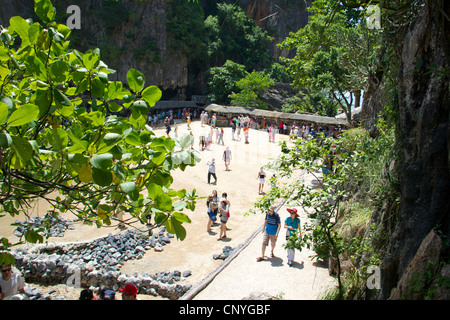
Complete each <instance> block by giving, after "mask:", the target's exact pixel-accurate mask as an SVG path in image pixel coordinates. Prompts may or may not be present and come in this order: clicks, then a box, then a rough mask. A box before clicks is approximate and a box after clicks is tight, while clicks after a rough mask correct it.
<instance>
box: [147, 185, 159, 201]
mask: <svg viewBox="0 0 450 320" xmlns="http://www.w3.org/2000/svg"><path fill="white" fill-rule="evenodd" d="M147 192H148V196H149V197H150V199H153V200H156V198H157V197H158V195H160V194H161V193H162V192H163V189H162V187H161V186H160V185H157V184H156V183H153V182H152V183H149V185H148V186H147Z"/></svg>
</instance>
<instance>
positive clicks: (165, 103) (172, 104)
mask: <svg viewBox="0 0 450 320" xmlns="http://www.w3.org/2000/svg"><path fill="white" fill-rule="evenodd" d="M197 107H198V106H197V104H196V103H195V102H194V101H176V100H173V101H172V100H160V101H157V102H156V104H155V106H154V107H153V109H156V110H161V109H177V108H197Z"/></svg>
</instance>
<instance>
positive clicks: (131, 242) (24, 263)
mask: <svg viewBox="0 0 450 320" xmlns="http://www.w3.org/2000/svg"><path fill="white" fill-rule="evenodd" d="M171 238H173V235H172V234H170V233H167V232H165V229H164V228H161V229H160V231H159V232H158V233H155V234H154V235H153V236H151V237H142V236H139V235H138V234H137V233H136V232H134V231H133V230H127V231H125V232H123V233H120V234H114V235H113V234H109V235H108V236H105V237H102V238H98V239H95V240H93V241H85V242H76V243H61V244H48V245H40V246H35V247H33V248H32V249H31V250H26V249H18V250H16V251H14V252H13V254H14V257H15V259H16V265H15V266H16V268H17V269H18V270H19V271H20V272H21V273H22V275H23V277H24V279H25V281H26V282H27V283H38V284H43V285H57V284H67V285H69V286H75V287H77V288H78V287H79V288H99V287H106V288H110V289H114V290H118V289H119V288H122V287H124V286H125V284H126V283H132V284H134V285H135V286H136V287H137V288H138V290H139V293H140V294H152V295H160V296H162V297H166V298H169V299H178V298H179V297H180V296H182V295H183V294H184V293H186V292H187V291H188V290H189V289H190V288H191V285H183V284H182V280H183V279H185V278H186V277H189V276H190V275H191V271H190V270H185V271H183V272H181V271H178V270H173V271H161V272H158V273H156V274H153V275H148V274H142V275H141V274H139V273H135V274H133V275H127V274H123V273H121V272H120V267H121V266H122V265H123V263H124V262H125V261H127V260H133V259H141V258H142V257H143V255H144V254H145V252H146V251H148V250H151V249H153V250H157V251H161V250H163V246H165V245H167V244H169V243H170V239H171Z"/></svg>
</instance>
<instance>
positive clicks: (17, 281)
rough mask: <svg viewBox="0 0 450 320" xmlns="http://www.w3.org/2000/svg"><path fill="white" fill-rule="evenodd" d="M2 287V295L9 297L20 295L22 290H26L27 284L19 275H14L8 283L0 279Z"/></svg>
mask: <svg viewBox="0 0 450 320" xmlns="http://www.w3.org/2000/svg"><path fill="white" fill-rule="evenodd" d="M0 287H1V288H2V294H4V295H5V297H9V296H13V295H15V294H18V293H19V290H20V289H23V288H25V282H24V281H23V279H22V277H21V276H20V275H19V274H17V273H12V274H11V278H10V279H9V280H7V281H5V280H3V278H2V277H0Z"/></svg>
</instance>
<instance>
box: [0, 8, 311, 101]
mask: <svg viewBox="0 0 450 320" xmlns="http://www.w3.org/2000/svg"><path fill="white" fill-rule="evenodd" d="M171 1H172V0H169V1H167V0H145V1H138V0H118V1H112V0H89V1H86V0H58V1H53V3H54V5H55V7H56V8H57V12H58V15H57V17H58V19H57V20H58V22H60V23H65V22H66V20H67V18H68V17H69V16H70V14H68V13H66V10H67V7H68V6H70V5H77V6H79V7H80V9H81V30H73V32H72V37H71V39H72V47H75V48H77V49H79V50H81V51H86V50H88V49H92V48H95V47H99V48H100V49H101V53H102V58H103V60H104V61H105V62H106V63H107V64H108V65H109V66H110V67H111V68H113V69H115V70H117V73H116V74H115V75H114V76H112V80H121V81H122V82H124V83H126V72H127V70H129V69H130V68H135V69H138V70H140V71H141V72H143V73H144V74H145V76H146V80H147V82H148V84H152V85H157V86H158V87H160V88H161V89H162V90H163V99H180V100H184V99H186V98H189V97H187V96H186V88H187V87H188V86H189V85H190V86H199V87H201V89H198V90H202V89H204V85H203V86H202V83H204V80H203V79H202V77H204V71H205V70H198V71H195V72H197V73H201V74H199V75H192V74H191V75H190V74H189V71H191V72H192V69H193V68H191V69H190V66H189V61H188V59H187V57H186V55H185V53H184V52H183V50H177V48H176V47H175V48H174V47H173V46H172V47H171V46H169V45H168V43H169V42H170V39H169V38H170V37H171V35H170V34H169V33H168V32H167V28H166V25H167V21H168V18H169V5H170V3H171ZM214 2H221V1H209V0H208V1H200V4H201V5H202V7H203V8H206V7H207V6H215V4H214ZM225 2H229V3H236V2H235V1H225ZM310 3H311V1H310V0H306V1H303V0H302V1H286V0H275V1H274V0H241V1H240V2H239V3H238V4H239V5H240V6H242V8H243V9H244V10H245V12H247V14H248V16H249V17H250V18H251V19H253V20H254V21H255V23H256V24H257V25H258V26H260V27H261V28H263V29H264V30H268V31H269V32H270V34H271V35H272V36H273V37H274V38H275V40H274V42H273V43H272V44H271V46H270V48H269V50H270V52H271V53H272V54H273V55H274V56H275V57H279V56H285V55H286V54H287V52H282V51H281V50H280V49H278V48H277V47H276V44H277V43H279V42H281V41H282V40H283V39H284V38H285V37H286V36H287V35H288V33H289V32H290V31H293V32H295V31H297V30H298V29H299V28H301V27H303V26H304V25H305V24H306V23H307V21H308V14H307V12H306V8H307V6H309V5H310ZM0 7H1V8H2V10H1V11H0V24H1V25H3V26H8V25H9V19H10V18H11V17H12V16H16V15H20V16H22V17H24V18H28V17H31V18H33V19H34V20H36V21H37V17H36V16H35V15H34V12H33V0H0ZM189 77H191V78H189ZM190 79H191V80H190ZM192 79H195V80H192ZM189 82H190V83H189ZM198 90H197V92H198Z"/></svg>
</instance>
